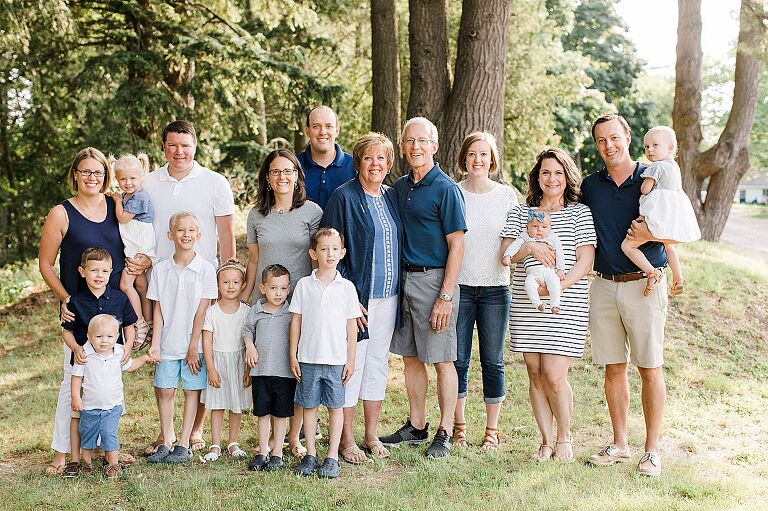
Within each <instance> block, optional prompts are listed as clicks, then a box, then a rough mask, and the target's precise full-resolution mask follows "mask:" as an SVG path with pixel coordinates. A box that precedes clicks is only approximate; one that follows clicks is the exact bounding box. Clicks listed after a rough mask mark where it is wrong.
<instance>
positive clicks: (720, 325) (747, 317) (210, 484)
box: [0, 242, 768, 511]
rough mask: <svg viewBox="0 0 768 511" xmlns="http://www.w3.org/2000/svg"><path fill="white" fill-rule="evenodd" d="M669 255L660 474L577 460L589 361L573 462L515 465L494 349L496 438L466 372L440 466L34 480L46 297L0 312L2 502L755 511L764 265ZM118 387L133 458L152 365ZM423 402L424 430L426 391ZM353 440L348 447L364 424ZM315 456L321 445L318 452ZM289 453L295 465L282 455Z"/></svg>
mask: <svg viewBox="0 0 768 511" xmlns="http://www.w3.org/2000/svg"><path fill="white" fill-rule="evenodd" d="M679 251H680V254H681V257H682V259H683V265H684V269H685V272H686V280H687V282H688V289H687V291H686V294H685V295H683V296H681V297H678V298H675V299H674V300H673V301H672V304H671V313H670V316H669V322H668V325H667V348H666V365H665V376H666V380H667V385H668V389H669V390H668V402H667V408H666V416H665V419H664V430H663V453H662V454H663V456H664V458H663V462H664V475H663V476H662V477H661V478H658V479H647V478H643V477H641V476H639V475H637V474H636V472H635V471H634V466H633V464H625V465H622V466H615V467H608V468H593V467H590V466H587V465H586V464H585V463H584V460H585V459H586V458H587V457H588V456H589V454H591V453H592V452H594V451H595V450H596V449H598V448H600V447H601V446H602V445H603V443H605V442H606V441H607V440H609V439H610V421H609V418H608V412H607V409H606V405H605V400H604V396H603V392H602V369H601V368H600V367H597V366H593V365H592V364H590V363H589V360H590V357H589V354H587V355H586V357H585V359H584V360H580V361H576V362H575V363H574V365H573V368H572V371H571V378H570V380H571V384H572V386H573V389H574V395H575V413H574V421H573V435H574V450H575V452H576V454H577V456H578V458H579V462H578V463H574V464H571V465H562V464H558V463H555V462H551V463H543V464H535V463H531V462H529V461H527V460H528V457H529V455H530V453H531V452H532V451H533V450H535V449H536V447H537V446H538V443H539V437H538V433H537V429H536V425H535V423H534V420H533V417H532V415H531V413H530V406H529V404H528V395H527V378H526V376H525V368H524V366H523V364H522V360H521V357H520V356H519V355H516V354H507V378H508V380H507V400H506V402H505V404H504V409H503V414H502V418H501V421H500V424H501V432H502V433H501V440H502V445H501V448H500V450H499V451H498V452H496V453H493V454H484V453H482V452H480V449H479V447H478V446H479V443H480V440H481V437H482V434H483V430H482V428H483V420H484V419H483V405H482V392H481V383H480V371H479V366H478V364H475V365H473V367H472V368H471V372H470V378H471V380H470V398H469V400H468V405H467V416H468V418H469V430H468V438H469V441H470V444H472V445H470V447H469V448H468V449H467V450H464V451H457V450H454V451H453V453H452V456H451V457H450V458H449V459H448V460H440V461H427V460H425V459H424V457H423V449H424V447H421V448H406V447H404V448H401V449H393V453H392V456H391V458H389V459H388V460H384V461H377V462H375V463H369V464H366V465H362V466H351V465H347V464H344V465H343V466H342V476H341V478H340V479H338V480H336V481H322V480H318V479H314V478H310V479H304V478H297V477H295V476H293V475H292V474H291V472H290V471H284V472H281V473H276V474H266V473H248V472H247V470H246V463H242V462H234V461H232V460H230V459H223V461H221V462H218V463H216V464H207V465H205V466H203V465H200V464H199V463H196V462H195V463H189V464H187V465H186V466H182V467H170V466H160V467H157V466H150V465H148V464H147V463H146V462H144V460H143V459H139V461H138V462H137V463H136V465H135V466H133V467H132V468H130V469H128V470H127V471H126V472H124V475H123V476H122V477H121V478H120V479H118V480H116V481H105V480H102V478H101V476H94V477H90V478H79V479H75V480H67V479H62V478H47V477H45V476H44V474H43V469H44V467H45V465H46V464H47V463H48V462H49V461H50V458H51V452H50V450H49V445H50V439H51V433H52V428H53V424H52V419H53V412H54V407H55V400H56V396H57V390H58V382H59V379H60V378H61V355H60V353H61V351H60V349H59V344H58V336H57V332H58V327H57V324H56V310H55V307H56V304H55V303H54V301H53V300H52V296H51V295H50V294H47V293H44V294H33V295H31V296H29V297H27V298H25V299H23V300H22V302H20V303H17V304H16V305H14V306H13V307H12V308H7V309H5V310H4V311H3V312H0V477H1V478H2V480H3V481H4V485H5V488H4V491H2V492H0V509H73V510H74V509H77V510H82V509H85V508H96V509H98V508H102V509H103V508H106V509H115V510H122V509H126V510H127V509H146V510H152V509H185V510H186V509H189V510H196V509H233V508H234V509H240V508H248V509H329V508H338V509H387V510H388V509H403V510H405V509H438V508H439V509H457V510H462V511H466V510H467V509H499V508H503V509H651V510H653V509H656V510H667V509H685V510H699V509H700V510H711V509H718V510H720V509H765V508H766V506H768V455H767V454H766V451H765V450H764V446H765V445H768V413H767V412H766V410H768V383H766V382H768V347H766V346H765V345H766V333H767V332H768V312H766V308H765V303H766V301H768V270H766V269H764V267H762V266H757V265H755V264H754V260H753V259H752V258H750V256H749V255H747V254H744V253H743V251H739V250H735V249H731V248H724V247H722V246H719V245H717V244H711V243H706V242H697V243H694V244H689V245H685V246H681V247H680V249H679ZM125 382H126V395H127V396H128V397H127V408H128V415H126V416H125V417H124V418H123V421H122V423H121V440H122V442H123V447H124V450H127V451H129V452H133V453H134V454H137V455H138V453H139V452H140V451H141V450H142V449H143V447H144V446H145V445H146V444H147V443H148V442H149V441H150V440H151V439H152V438H153V437H154V436H155V434H156V431H157V426H156V424H157V418H156V417H157V413H156V410H155V405H154V398H153V395H152V388H151V369H142V370H140V371H139V372H138V373H136V374H131V375H126V377H125ZM431 384H432V385H433V386H434V377H432V383H431ZM638 384H639V378H638V377H637V374H636V372H635V373H633V374H632V376H631V385H632V397H633V400H632V404H631V411H630V432H631V434H630V441H631V444H632V447H633V452H634V453H635V456H634V457H633V460H634V462H635V463H636V462H637V459H638V458H639V456H640V454H641V453H640V452H639V451H640V449H641V448H642V441H643V431H644V429H643V421H642V411H641V408H640V400H639V385H638ZM429 396H430V400H429V401H428V405H427V406H428V417H429V420H430V421H431V422H432V423H433V425H434V424H435V423H436V422H437V420H438V409H437V402H436V400H435V398H434V396H435V392H434V389H431V390H430V392H429ZM360 413H361V412H360ZM406 415H407V399H406V394H405V388H404V384H403V378H402V364H401V362H400V361H399V360H398V359H396V358H394V357H393V358H392V359H391V373H390V380H389V388H388V394H387V399H386V401H385V403H384V408H383V415H382V420H381V425H380V433H385V432H391V431H392V430H394V429H395V428H397V427H398V426H399V425H400V424H401V423H402V421H403V420H404V419H405V417H406ZM178 417H179V414H178V413H177V419H178ZM360 422H362V418H361V419H360ZM433 431H434V429H433ZM357 433H358V438H359V437H360V436H361V435H362V427H359V428H358V431H357ZM241 439H242V441H243V446H244V448H246V449H248V450H252V449H254V448H255V446H256V443H257V438H256V421H255V418H254V417H251V416H249V417H247V418H246V419H245V420H244V426H243V433H242V438H241ZM324 447H325V444H324V443H322V442H321V444H320V454H321V455H322V454H323V453H324ZM286 460H287V461H288V464H289V465H290V466H293V465H294V464H295V462H294V460H293V459H292V458H291V457H290V456H287V457H286Z"/></svg>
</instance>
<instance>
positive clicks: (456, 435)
mask: <svg viewBox="0 0 768 511" xmlns="http://www.w3.org/2000/svg"><path fill="white" fill-rule="evenodd" d="M453 445H454V446H455V447H466V446H467V423H466V422H454V423H453Z"/></svg>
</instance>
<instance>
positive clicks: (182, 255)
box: [147, 211, 218, 463]
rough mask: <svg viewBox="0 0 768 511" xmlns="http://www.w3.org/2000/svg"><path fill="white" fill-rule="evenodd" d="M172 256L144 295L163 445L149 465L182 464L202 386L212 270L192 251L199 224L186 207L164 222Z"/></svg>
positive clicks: (186, 457)
mask: <svg viewBox="0 0 768 511" xmlns="http://www.w3.org/2000/svg"><path fill="white" fill-rule="evenodd" d="M168 224H169V225H168V228H169V231H168V238H169V239H170V240H171V241H173V245H174V249H175V252H174V254H173V257H170V258H168V259H164V260H163V261H160V263H158V264H157V266H155V268H154V269H153V270H152V278H151V279H150V280H149V290H148V291H147V298H149V299H150V300H154V301H155V306H154V313H153V317H154V331H153V332H152V347H151V348H150V349H149V355H150V357H152V359H153V360H154V361H156V362H157V363H158V365H157V369H156V370H155V380H154V386H155V397H156V399H157V409H158V412H159V415H160V430H161V432H162V435H163V444H162V445H159V446H158V448H157V452H156V453H155V454H153V455H152V456H149V457H148V458H147V461H149V462H150V463H159V462H161V461H162V462H165V463H185V462H187V461H190V460H191V459H192V451H191V449H190V448H189V447H190V446H189V438H190V435H191V433H192V425H193V423H194V421H195V414H196V412H197V406H198V403H199V402H200V391H201V390H203V389H204V388H206V387H207V385H208V374H207V371H206V370H205V360H204V359H203V356H202V351H203V349H202V335H201V334H202V331H203V321H204V319H205V311H206V310H208V306H209V305H210V303H211V300H212V299H215V298H217V297H218V287H217V284H216V269H215V268H214V267H213V265H212V264H211V263H209V262H208V261H206V260H205V259H203V257H202V256H201V255H200V254H198V253H196V252H195V243H196V242H197V240H199V239H200V225H199V223H198V221H197V218H196V217H195V215H193V214H192V213H190V212H188V211H181V212H179V213H176V214H174V215H173V216H172V217H171V219H170V221H169V222H168ZM179 381H181V389H182V390H183V391H184V417H183V419H182V422H181V437H180V438H179V442H178V444H176V446H175V447H173V450H171V446H172V445H173V442H174V439H175V438H176V434H175V433H174V429H173V403H174V398H175V396H176V388H177V387H178V386H179Z"/></svg>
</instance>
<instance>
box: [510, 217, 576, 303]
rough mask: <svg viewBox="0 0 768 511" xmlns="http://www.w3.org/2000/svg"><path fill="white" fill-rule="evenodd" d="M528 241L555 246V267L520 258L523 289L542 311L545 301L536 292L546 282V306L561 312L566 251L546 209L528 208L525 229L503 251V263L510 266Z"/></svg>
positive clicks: (528, 258)
mask: <svg viewBox="0 0 768 511" xmlns="http://www.w3.org/2000/svg"><path fill="white" fill-rule="evenodd" d="M529 241H532V242H536V243H547V244H549V245H550V246H551V247H552V248H553V249H554V250H555V267H554V268H549V267H547V266H543V265H539V264H536V263H537V261H536V259H534V258H533V257H531V256H528V257H526V258H525V260H524V261H523V264H524V265H525V274H526V277H525V292H526V293H528V298H529V299H530V300H531V303H532V304H533V306H534V307H536V308H537V309H539V310H540V311H542V312H543V311H544V303H543V302H542V301H541V297H540V296H539V286H540V285H542V284H543V285H545V286H546V288H547V291H548V292H549V304H550V307H549V310H550V311H551V312H552V314H557V313H558V312H560V281H561V280H563V279H565V255H564V254H563V246H562V245H561V244H560V239H559V238H558V237H557V234H555V233H554V232H553V231H552V224H551V221H550V218H549V215H548V214H547V213H546V212H545V211H537V210H536V209H535V208H531V209H529V210H528V223H527V224H526V227H525V230H524V231H521V232H520V235H519V236H518V237H517V238H515V241H513V242H512V244H511V245H510V246H509V247H508V248H507V250H505V251H504V257H503V259H502V264H504V266H509V265H510V264H511V259H512V256H514V255H515V254H516V253H517V252H518V250H520V248H521V247H522V246H523V244H524V243H527V242H529Z"/></svg>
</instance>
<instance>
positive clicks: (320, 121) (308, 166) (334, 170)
mask: <svg viewBox="0 0 768 511" xmlns="http://www.w3.org/2000/svg"><path fill="white" fill-rule="evenodd" d="M304 133H305V134H306V135H307V137H309V145H308V146H307V147H306V148H305V149H304V151H303V152H300V153H299V154H297V155H296V158H298V160H299V163H301V168H302V169H304V186H305V188H306V190H307V198H308V199H309V200H311V201H312V202H315V203H316V204H317V205H319V206H320V207H321V208H323V209H325V205H326V203H327V202H328V198H329V197H330V196H331V194H332V193H333V191H334V190H335V189H336V188H338V187H339V186H341V185H343V184H344V183H346V182H347V181H349V180H350V179H352V178H353V177H355V167H354V166H353V164H352V155H350V154H347V153H345V152H344V151H342V150H341V147H339V144H337V143H336V137H337V136H338V135H339V120H338V118H337V117H336V113H335V112H334V111H333V110H331V109H330V108H329V107H327V106H316V107H315V108H313V109H312V110H310V111H309V113H308V114H307V125H306V126H305V127H304Z"/></svg>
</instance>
